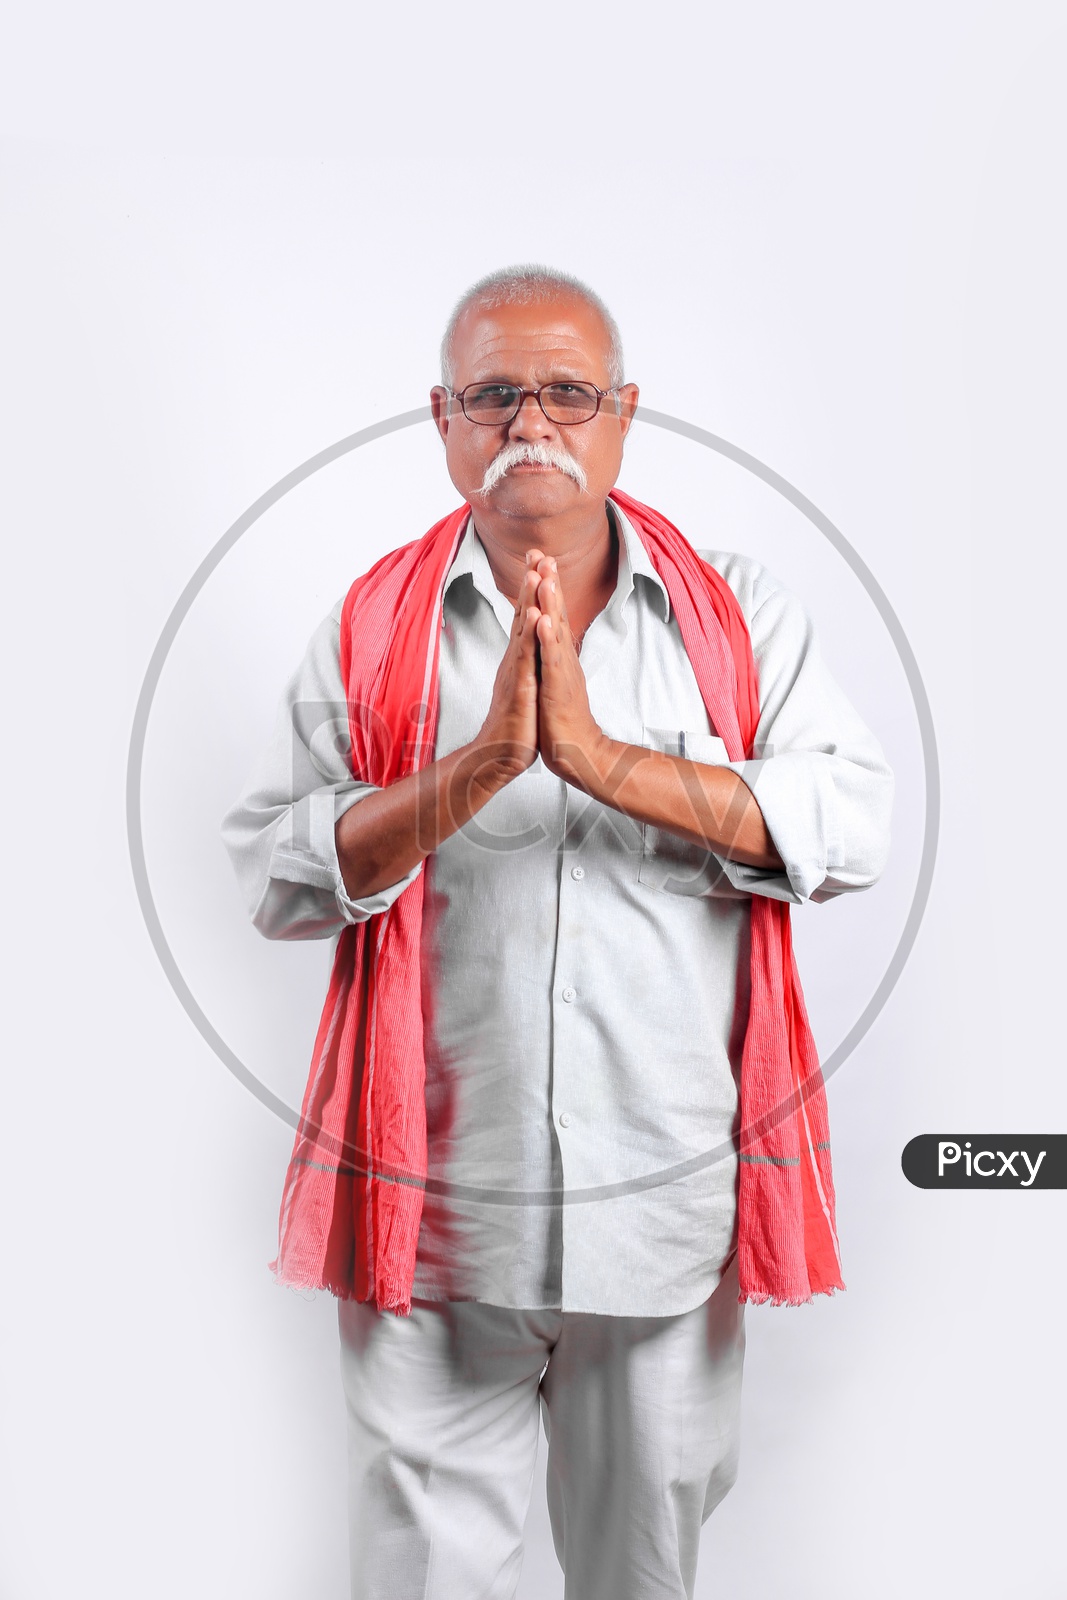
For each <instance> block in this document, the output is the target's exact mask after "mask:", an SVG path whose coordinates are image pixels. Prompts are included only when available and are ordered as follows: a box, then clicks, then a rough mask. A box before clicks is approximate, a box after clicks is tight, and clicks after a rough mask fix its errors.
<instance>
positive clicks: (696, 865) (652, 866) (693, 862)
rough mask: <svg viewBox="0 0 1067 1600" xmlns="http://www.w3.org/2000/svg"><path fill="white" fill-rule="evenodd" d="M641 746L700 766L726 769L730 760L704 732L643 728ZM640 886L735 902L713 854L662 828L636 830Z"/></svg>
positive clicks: (646, 825) (723, 748) (719, 742)
mask: <svg viewBox="0 0 1067 1600" xmlns="http://www.w3.org/2000/svg"><path fill="white" fill-rule="evenodd" d="M641 742H642V744H643V745H644V746H645V748H646V749H647V750H661V751H662V752H663V753H664V755H669V756H685V757H686V758H687V759H688V760H690V761H703V762H706V763H707V764H708V765H709V766H726V765H727V764H728V762H729V759H730V757H729V754H728V752H727V749H726V746H725V744H724V743H723V741H722V740H721V739H719V738H716V736H715V735H714V734H711V733H708V732H707V730H706V729H704V730H701V729H690V728H650V727H648V726H647V725H646V726H645V728H644V736H643V738H642V741H641ZM637 878H638V882H639V883H643V884H645V885H646V886H647V887H648V888H650V889H656V890H660V891H662V892H663V893H666V894H679V895H687V896H690V897H699V896H701V895H712V894H716V893H717V892H725V893H726V894H727V895H729V896H730V898H733V897H734V891H733V887H732V885H731V883H730V881H729V879H728V878H727V876H726V874H725V872H724V870H723V865H722V862H721V861H720V860H719V858H718V856H716V855H715V854H714V852H713V851H711V850H707V849H705V848H703V847H702V846H701V845H698V844H695V843H693V842H692V841H691V840H689V839H683V838H682V837H681V835H680V834H677V833H672V832H671V831H670V830H669V829H667V828H654V827H653V826H652V825H651V823H647V822H646V823H644V824H642V827H641V860H640V865H639V867H638V870H637Z"/></svg>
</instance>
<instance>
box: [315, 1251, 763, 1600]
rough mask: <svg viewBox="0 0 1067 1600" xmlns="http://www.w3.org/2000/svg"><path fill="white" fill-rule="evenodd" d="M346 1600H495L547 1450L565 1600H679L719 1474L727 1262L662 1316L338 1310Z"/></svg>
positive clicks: (723, 1476)
mask: <svg viewBox="0 0 1067 1600" xmlns="http://www.w3.org/2000/svg"><path fill="white" fill-rule="evenodd" d="M338 1314H339V1322H340V1332H341V1374H342V1379H343V1383H344V1389H345V1396H346V1400H347V1408H348V1446H349V1493H350V1521H349V1527H350V1536H351V1550H352V1596H353V1600H509V1597H510V1596H513V1595H514V1593H515V1589H516V1587H517V1585H518V1581H519V1569H520V1566H521V1563H522V1535H523V1524H524V1522H525V1519H526V1512H527V1508H528V1506H529V1503H530V1494H531V1488H532V1480H533V1472H534V1465H535V1462H536V1458H537V1439H538V1421H539V1411H540V1414H541V1415H543V1417H544V1424H545V1433H546V1435H547V1438H548V1503H549V1514H550V1517H551V1522H552V1534H553V1539H554V1542H555V1546H556V1554H557V1555H558V1557H559V1560H560V1564H561V1566H562V1567H563V1570H564V1573H565V1593H566V1597H567V1600H692V1594H693V1585H694V1582H695V1577H696V1564H697V1551H698V1547H699V1542H700V1528H701V1524H702V1523H703V1522H704V1521H705V1519H706V1518H707V1517H708V1516H709V1515H710V1513H711V1512H712V1510H713V1509H714V1507H715V1506H716V1505H717V1504H718V1503H719V1501H720V1500H721V1499H722V1497H723V1496H724V1495H725V1494H726V1492H727V1490H728V1489H729V1488H730V1486H731V1484H732V1483H733V1481H734V1478H735V1477H736V1473H737V1454H738V1422H739V1412H740V1401H741V1368H742V1362H743V1359H744V1348H745V1334H744V1311H743V1307H742V1306H741V1305H740V1304H739V1303H738V1299H737V1258H736V1256H735V1257H734V1259H733V1261H732V1262H731V1264H730V1266H729V1267H728V1268H727V1270H726V1273H725V1275H724V1277H723V1279H722V1281H721V1283H720V1284H719V1286H718V1288H717V1289H716V1291H715V1293H714V1294H713V1295H712V1297H711V1299H710V1300H708V1301H706V1302H705V1304H704V1305H701V1306H698V1307H697V1309H696V1310H695V1311H689V1312H686V1313H685V1314H684V1315H682V1316H676V1317H605V1316H593V1315H589V1314H586V1313H580V1312H559V1311H509V1310H506V1309H504V1308H503V1307H500V1306H490V1305H482V1304H480V1303H478V1302H477V1301H427V1300H421V1301H415V1302H414V1304H413V1305H412V1308H411V1315H410V1316H407V1317H397V1316H394V1315H392V1314H391V1313H389V1312H384V1313H379V1312H377V1311H375V1310H374V1308H373V1307H372V1306H370V1305H365V1304H357V1303H356V1302H354V1301H347V1300H341V1301H338Z"/></svg>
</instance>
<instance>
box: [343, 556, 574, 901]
mask: <svg viewBox="0 0 1067 1600" xmlns="http://www.w3.org/2000/svg"><path fill="white" fill-rule="evenodd" d="M542 559H543V556H542V552H541V551H540V550H531V551H529V552H528V554H527V557H526V573H525V576H524V578H523V582H522V588H521V589H520V591H519V597H518V600H517V601H516V604H515V615H514V617H513V619H512V624H511V637H510V638H509V640H508V645H507V649H506V650H505V651H504V656H503V659H502V660H501V663H500V666H499V668H498V669H497V675H496V681H495V683H494V685H493V698H492V700H491V701H490V704H489V712H488V715H487V716H486V719H485V721H484V723H483V724H482V726H481V729H480V731H479V732H478V734H477V736H476V737H475V738H474V739H473V740H472V741H471V743H470V744H467V745H462V746H461V747H460V748H459V749H458V750H453V751H452V753H451V755H447V756H443V757H441V758H440V759H438V760H436V761H432V762H430V763H429V765H428V766H426V767H423V768H422V769H421V770H420V771H419V772H412V773H409V774H408V776H407V777H406V778H400V779H398V780H397V782H396V783H391V784H389V785H388V786H387V787H386V788H384V789H381V790H379V791H378V792H377V793H376V794H369V795H367V796H366V797H365V798H364V799H362V800H360V801H359V802H358V803H357V804H356V805H354V806H351V807H350V808H349V809H348V810H347V811H346V812H345V813H344V815H343V816H342V817H341V818H340V820H339V821H338V823H337V826H336V829H335V834H336V839H337V860H338V865H339V866H340V868H341V876H342V878H343V880H344V885H345V889H346V891H347V892H348V894H349V895H350V896H351V897H352V899H354V900H359V899H363V898H365V897H367V896H369V895H372V894H377V893H378V892H379V891H380V890H381V889H385V888H388V887H389V886H390V885H391V884H395V883H398V882H399V881H400V879H401V878H403V877H405V876H406V875H407V873H408V872H410V871H411V869H412V868H413V867H415V866H417V865H418V863H419V862H420V861H421V860H422V859H423V858H424V857H425V856H427V855H429V854H430V852H431V851H433V850H436V849H437V847H438V845H439V844H440V843H441V842H442V841H443V840H445V839H447V838H449V837H450V836H451V835H452V834H453V833H455V832H456V831H457V830H458V829H459V828H462V826H463V824H464V823H465V822H467V821H469V819H470V818H471V817H472V816H474V814H475V813H476V812H477V811H480V810H481V808H482V806H484V805H485V804H487V802H488V801H489V800H491V799H492V797H493V795H494V794H496V793H497V792H498V791H499V790H500V789H502V788H503V787H504V785H505V784H506V783H510V782H511V780H512V779H513V778H517V777H518V776H519V774H520V773H522V772H525V771H526V769H527V767H531V766H532V765H533V763H534V762H535V761H536V759H537V694H538V681H537V623H538V619H539V618H540V616H541V611H540V609H539V607H538V606H537V605H536V604H534V603H533V598H532V597H533V596H535V595H536V593H537V585H538V583H539V582H540V581H541V580H540V575H539V574H538V571H537V563H538V561H540V560H542Z"/></svg>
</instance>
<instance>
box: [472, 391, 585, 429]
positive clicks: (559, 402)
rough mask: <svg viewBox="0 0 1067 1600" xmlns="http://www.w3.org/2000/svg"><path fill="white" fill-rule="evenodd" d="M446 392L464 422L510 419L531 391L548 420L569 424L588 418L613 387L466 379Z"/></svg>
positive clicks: (490, 425)
mask: <svg viewBox="0 0 1067 1600" xmlns="http://www.w3.org/2000/svg"><path fill="white" fill-rule="evenodd" d="M448 393H449V394H450V395H451V397H452V399H453V400H458V401H459V403H460V405H461V406H462V407H463V415H464V416H465V417H466V419H467V421H468V422H480V423H482V424H483V425H484V426H485V427H487V428H493V427H499V426H500V424H501V423H502V422H511V421H512V419H513V418H514V417H517V416H518V414H519V410H520V408H521V407H522V405H523V403H524V401H525V400H526V397H527V395H531V394H532V395H533V397H534V399H535V400H536V401H537V404H538V405H539V406H540V407H541V410H542V411H543V412H544V414H545V416H546V417H547V418H548V420H549V422H556V423H559V425H560V426H561V427H563V428H570V427H573V426H574V424H575V423H576V422H591V421H592V420H593V418H594V417H595V416H596V414H597V412H598V411H599V410H600V402H601V401H602V400H605V399H606V398H607V396H608V395H609V394H615V393H616V390H614V389H598V388H597V386H596V384H595V383H543V384H542V385H541V387H540V389H522V388H520V387H519V385H518V384H517V383H468V385H467V387H466V388H465V389H458V390H457V389H449V391H448Z"/></svg>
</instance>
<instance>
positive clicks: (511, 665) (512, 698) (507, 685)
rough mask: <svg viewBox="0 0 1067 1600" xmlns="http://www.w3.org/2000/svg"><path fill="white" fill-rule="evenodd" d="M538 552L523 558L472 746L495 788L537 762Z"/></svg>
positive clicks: (539, 554) (540, 555)
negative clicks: (484, 711)
mask: <svg viewBox="0 0 1067 1600" xmlns="http://www.w3.org/2000/svg"><path fill="white" fill-rule="evenodd" d="M542 559H543V553H542V552H541V551H540V550H528V551H527V552H526V572H525V574H524V576H523V580H522V584H521V586H520V589H519V596H518V600H517V601H516V603H515V611H514V615H513V617H512V621H511V635H510V637H509V639H508V645H507V649H506V650H505V651H504V654H503V656H502V658H501V661H500V666H499V667H498V668H497V674H496V681H495V682H494V684H493V697H492V700H491V701H490V703H489V711H488V713H487V715H486V718H485V721H484V722H483V724H482V726H481V729H480V730H479V732H478V733H477V735H476V736H475V738H474V739H473V741H472V745H473V747H474V748H476V749H478V750H479V751H480V752H481V756H482V760H483V761H484V763H485V769H486V776H488V777H490V778H491V780H492V781H493V786H494V787H496V785H497V784H499V783H510V782H511V780H512V778H517V777H518V776H519V774H520V773H522V772H525V771H526V769H527V768H528V767H531V766H533V763H534V762H535V761H536V760H537V722H538V717H537V622H538V619H539V617H540V615H541V612H540V609H539V608H538V605H537V586H538V584H539V583H540V581H541V580H540V574H539V572H538V570H537V563H538V562H539V561H541V560H542Z"/></svg>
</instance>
